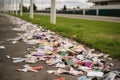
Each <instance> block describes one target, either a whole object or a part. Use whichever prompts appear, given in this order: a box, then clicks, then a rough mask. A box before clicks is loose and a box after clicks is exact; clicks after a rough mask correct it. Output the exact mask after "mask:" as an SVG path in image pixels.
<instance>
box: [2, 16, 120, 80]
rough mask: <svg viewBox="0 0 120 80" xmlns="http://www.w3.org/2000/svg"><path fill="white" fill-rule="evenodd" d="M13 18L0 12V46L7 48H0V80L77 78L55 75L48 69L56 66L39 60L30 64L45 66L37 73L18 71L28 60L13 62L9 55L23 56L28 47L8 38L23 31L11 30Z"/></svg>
mask: <svg viewBox="0 0 120 80" xmlns="http://www.w3.org/2000/svg"><path fill="white" fill-rule="evenodd" d="M10 21H11V18H9V16H7V15H5V14H0V46H1V45H4V46H5V49H0V80H54V79H56V78H60V77H65V80H76V79H77V78H78V77H80V76H81V75H78V76H73V75H69V74H62V75H60V76H55V75H53V74H48V73H47V72H46V71H47V70H52V69H55V68H54V67H51V66H48V65H47V64H45V62H37V63H35V64H30V65H31V66H38V65H42V66H44V69H43V70H40V71H39V72H37V73H34V72H26V73H25V72H18V71H17V69H18V68H22V67H23V65H25V64H26V62H21V63H13V62H12V59H11V58H10V59H8V58H7V55H9V56H10V57H23V56H24V55H25V54H26V53H25V51H26V49H27V48H28V47H32V46H31V45H27V44H25V43H23V42H19V43H16V44H12V43H11V41H7V39H11V38H15V37H16V36H17V33H23V32H20V31H13V30H11V29H12V28H14V27H17V26H16V25H14V24H12V23H11V22H10ZM18 27H19V26H18ZM113 63H115V64H116V65H120V64H119V63H118V62H117V61H116V60H115V61H113Z"/></svg>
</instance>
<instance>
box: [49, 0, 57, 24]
mask: <svg viewBox="0 0 120 80" xmlns="http://www.w3.org/2000/svg"><path fill="white" fill-rule="evenodd" d="M50 22H51V23H52V24H56V0H51V16H50Z"/></svg>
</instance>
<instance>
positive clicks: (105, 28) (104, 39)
mask: <svg viewBox="0 0 120 80" xmlns="http://www.w3.org/2000/svg"><path fill="white" fill-rule="evenodd" d="M18 17H20V16H18ZM21 18H22V19H24V20H26V21H29V22H32V23H34V24H38V25H41V26H43V27H44V28H45V29H50V30H52V31H55V32H56V33H58V34H61V35H63V36H66V37H68V38H72V36H73V35H76V37H75V38H72V39H74V40H76V41H78V42H81V43H83V44H86V45H87V46H89V47H91V48H95V49H97V50H100V51H103V52H105V53H108V54H110V55H111V56H112V57H113V58H120V23H115V22H105V21H98V20H85V19H73V18H63V17H57V24H56V25H53V24H50V17H49V16H45V15H37V14H35V18H34V19H33V20H32V19H30V18H29V15H28V14H24V15H23V16H22V17H21Z"/></svg>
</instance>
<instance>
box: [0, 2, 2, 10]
mask: <svg viewBox="0 0 120 80" xmlns="http://www.w3.org/2000/svg"><path fill="white" fill-rule="evenodd" d="M1 11H2V0H0V12H1Z"/></svg>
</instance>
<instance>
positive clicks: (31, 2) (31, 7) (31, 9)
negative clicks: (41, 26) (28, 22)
mask: <svg viewBox="0 0 120 80" xmlns="http://www.w3.org/2000/svg"><path fill="white" fill-rule="evenodd" d="M30 18H31V19H33V0H30Z"/></svg>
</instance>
